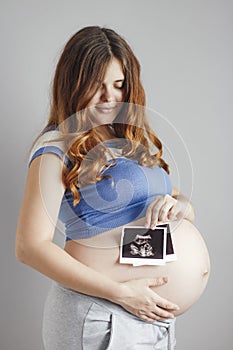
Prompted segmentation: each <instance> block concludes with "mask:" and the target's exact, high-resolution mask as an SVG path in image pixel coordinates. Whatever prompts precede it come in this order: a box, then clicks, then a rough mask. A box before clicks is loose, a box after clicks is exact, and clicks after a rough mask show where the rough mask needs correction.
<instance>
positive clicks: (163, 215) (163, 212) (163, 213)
mask: <svg viewBox="0 0 233 350" xmlns="http://www.w3.org/2000/svg"><path fill="white" fill-rule="evenodd" d="M173 207H174V203H171V202H169V203H168V202H167V203H164V205H163V206H162V207H161V209H160V211H159V217H158V218H159V221H162V222H164V221H167V220H168V214H169V211H170V210H171V209H172V208H173Z"/></svg>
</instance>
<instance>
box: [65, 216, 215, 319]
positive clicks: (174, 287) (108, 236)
mask: <svg viewBox="0 0 233 350" xmlns="http://www.w3.org/2000/svg"><path fill="white" fill-rule="evenodd" d="M144 222H145V219H144V218H142V219H139V220H137V221H134V222H131V223H129V224H128V225H127V226H132V225H135V226H143V225H144ZM170 227H171V230H172V234H173V239H174V245H175V250H176V255H177V260H176V261H173V262H168V263H166V264H165V265H162V266H148V265H144V266H133V265H130V264H121V263H120V262H119V258H120V238H121V231H122V227H118V228H116V229H113V230H110V231H107V232H104V233H101V234H99V235H97V236H93V237H91V238H87V239H79V240H72V241H71V240H70V241H67V242H66V245H65V247H64V249H65V250H66V252H68V253H69V254H70V255H71V256H73V257H74V258H75V259H77V260H78V261H80V262H82V263H83V264H85V265H87V266H89V267H91V268H92V269H94V270H96V271H98V272H101V273H102V274H104V275H106V276H108V277H109V278H111V279H114V280H115V281H118V282H124V281H127V280H130V279H138V278H154V277H160V276H162V277H165V276H166V277H168V283H167V284H165V285H163V286H161V287H153V288H152V289H153V290H154V291H155V292H156V293H157V294H159V295H160V296H162V297H164V298H166V299H168V300H170V301H172V302H174V303H176V304H177V305H178V306H179V307H180V310H179V311H177V312H176V313H175V315H176V316H178V315H180V314H182V313H184V312H185V311H186V310H187V309H189V308H190V307H191V306H192V305H193V304H194V303H195V302H196V301H197V300H198V299H199V297H200V295H201V294H202V292H203V291H204V289H205V287H206V284H207V281H208V277H209V271H210V261H209V254H208V250H207V248H206V245H205V242H204V240H203V238H202V236H201V234H200V233H199V231H198V230H197V229H196V227H195V226H194V225H193V224H191V223H190V222H189V221H187V220H183V221H181V222H171V223H170Z"/></svg>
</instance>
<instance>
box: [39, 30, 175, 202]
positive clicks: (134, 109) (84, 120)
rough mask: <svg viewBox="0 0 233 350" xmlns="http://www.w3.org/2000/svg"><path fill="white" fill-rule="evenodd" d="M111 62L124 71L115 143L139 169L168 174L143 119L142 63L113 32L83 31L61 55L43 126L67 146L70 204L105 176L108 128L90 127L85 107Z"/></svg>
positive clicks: (65, 173)
mask: <svg viewBox="0 0 233 350" xmlns="http://www.w3.org/2000/svg"><path fill="white" fill-rule="evenodd" d="M113 57H114V58H116V59H117V60H118V61H119V62H120V63H121V66H122V71H123V74H124V83H123V89H124V102H125V103H123V107H122V109H121V110H120V112H119V115H118V116H117V117H116V118H115V120H114V123H113V124H112V126H111V127H112V128H114V135H115V136H114V138H120V139H124V140H125V141H126V142H125V143H124V146H123V155H124V157H128V158H131V159H137V161H138V162H139V164H140V165H143V166H150V167H153V166H155V165H159V166H161V167H163V168H164V169H165V170H166V171H167V172H168V173H169V167H168V165H167V163H166V162H165V161H164V160H163V159H162V158H161V156H162V144H161V142H160V140H159V139H158V137H157V136H156V135H155V134H154V132H153V131H152V129H151V128H150V126H149V123H148V121H147V118H146V116H145V112H144V108H143V107H144V106H145V92H144V89H143V86H142V84H141V81H140V64H139V62H138V60H137V58H136V57H135V55H134V53H133V51H132V50H131V48H130V46H129V45H128V43H127V42H126V41H125V40H124V39H123V38H122V37H121V36H120V35H118V34H117V33H116V32H115V31H113V30H112V29H109V28H101V27H98V26H90V27H85V28H83V29H81V30H79V31H78V32H77V33H76V34H74V35H73V36H72V37H71V38H70V40H69V41H68V42H67V44H66V45H65V47H64V50H63V52H62V54H61V56H60V59H59V61H58V64H57V67H56V70H55V75H54V80H53V86H52V98H51V108H50V116H49V120H48V123H47V125H46V126H45V129H46V128H47V127H49V126H54V127H59V129H60V131H61V134H62V136H61V138H62V139H63V141H64V142H65V144H66V145H67V149H68V151H67V156H68V158H69V159H70V161H71V163H72V167H69V168H68V167H66V166H65V165H64V167H63V182H64V184H65V186H66V188H68V189H69V190H70V191H71V192H72V194H73V196H74V201H73V204H74V205H76V204H77V203H79V200H80V195H79V191H78V189H79V188H80V187H82V186H85V185H87V184H92V183H96V182H97V181H100V180H101V179H103V178H104V177H106V175H101V172H102V170H103V169H105V168H106V166H109V164H108V165H107V158H106V151H107V152H108V153H110V155H111V151H110V150H108V149H107V148H106V146H105V145H104V143H103V142H102V141H103V140H102V138H101V129H103V128H108V127H109V126H108V125H104V126H101V127H94V128H93V127H92V125H91V124H90V118H88V108H87V106H88V104H89V102H90V101H91V100H92V98H93V96H94V95H95V93H96V92H97V90H98V89H99V86H100V84H101V82H102V81H103V79H104V75H105V72H106V69H107V66H108V65H109V63H110V61H111V60H112V58H113ZM140 107H141V108H140ZM67 121H68V122H67ZM45 129H44V130H45ZM42 133H43V131H42ZM151 143H152V145H154V146H155V147H156V148H157V153H155V154H151V152H150V144H151ZM111 156H112V155H111ZM112 158H114V157H113V156H112Z"/></svg>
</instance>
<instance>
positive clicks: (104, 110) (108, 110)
mask: <svg viewBox="0 0 233 350" xmlns="http://www.w3.org/2000/svg"><path fill="white" fill-rule="evenodd" d="M116 107H117V106H116V105H97V106H95V109H96V110H97V111H98V112H101V113H104V114H109V113H112V112H113V110H114V109H115V108H116Z"/></svg>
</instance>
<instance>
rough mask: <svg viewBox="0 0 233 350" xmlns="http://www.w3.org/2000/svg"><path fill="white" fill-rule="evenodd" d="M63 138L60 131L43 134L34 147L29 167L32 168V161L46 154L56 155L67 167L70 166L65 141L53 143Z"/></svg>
mask: <svg viewBox="0 0 233 350" xmlns="http://www.w3.org/2000/svg"><path fill="white" fill-rule="evenodd" d="M60 136H61V134H60V131H57V130H53V131H47V132H45V133H44V134H42V135H41V136H40V137H39V138H38V139H37V140H36V142H35V144H34V145H33V147H32V149H31V152H30V155H29V159H28V167H30V165H31V163H32V161H33V160H34V159H35V158H36V157H38V156H40V155H42V154H46V153H53V154H56V155H57V156H58V157H59V158H60V159H61V160H62V161H63V162H64V163H65V164H66V165H67V166H69V159H68V157H67V156H66V155H65V147H64V143H63V141H62V140H61V141H53V140H55V139H57V138H59V137H60Z"/></svg>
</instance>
